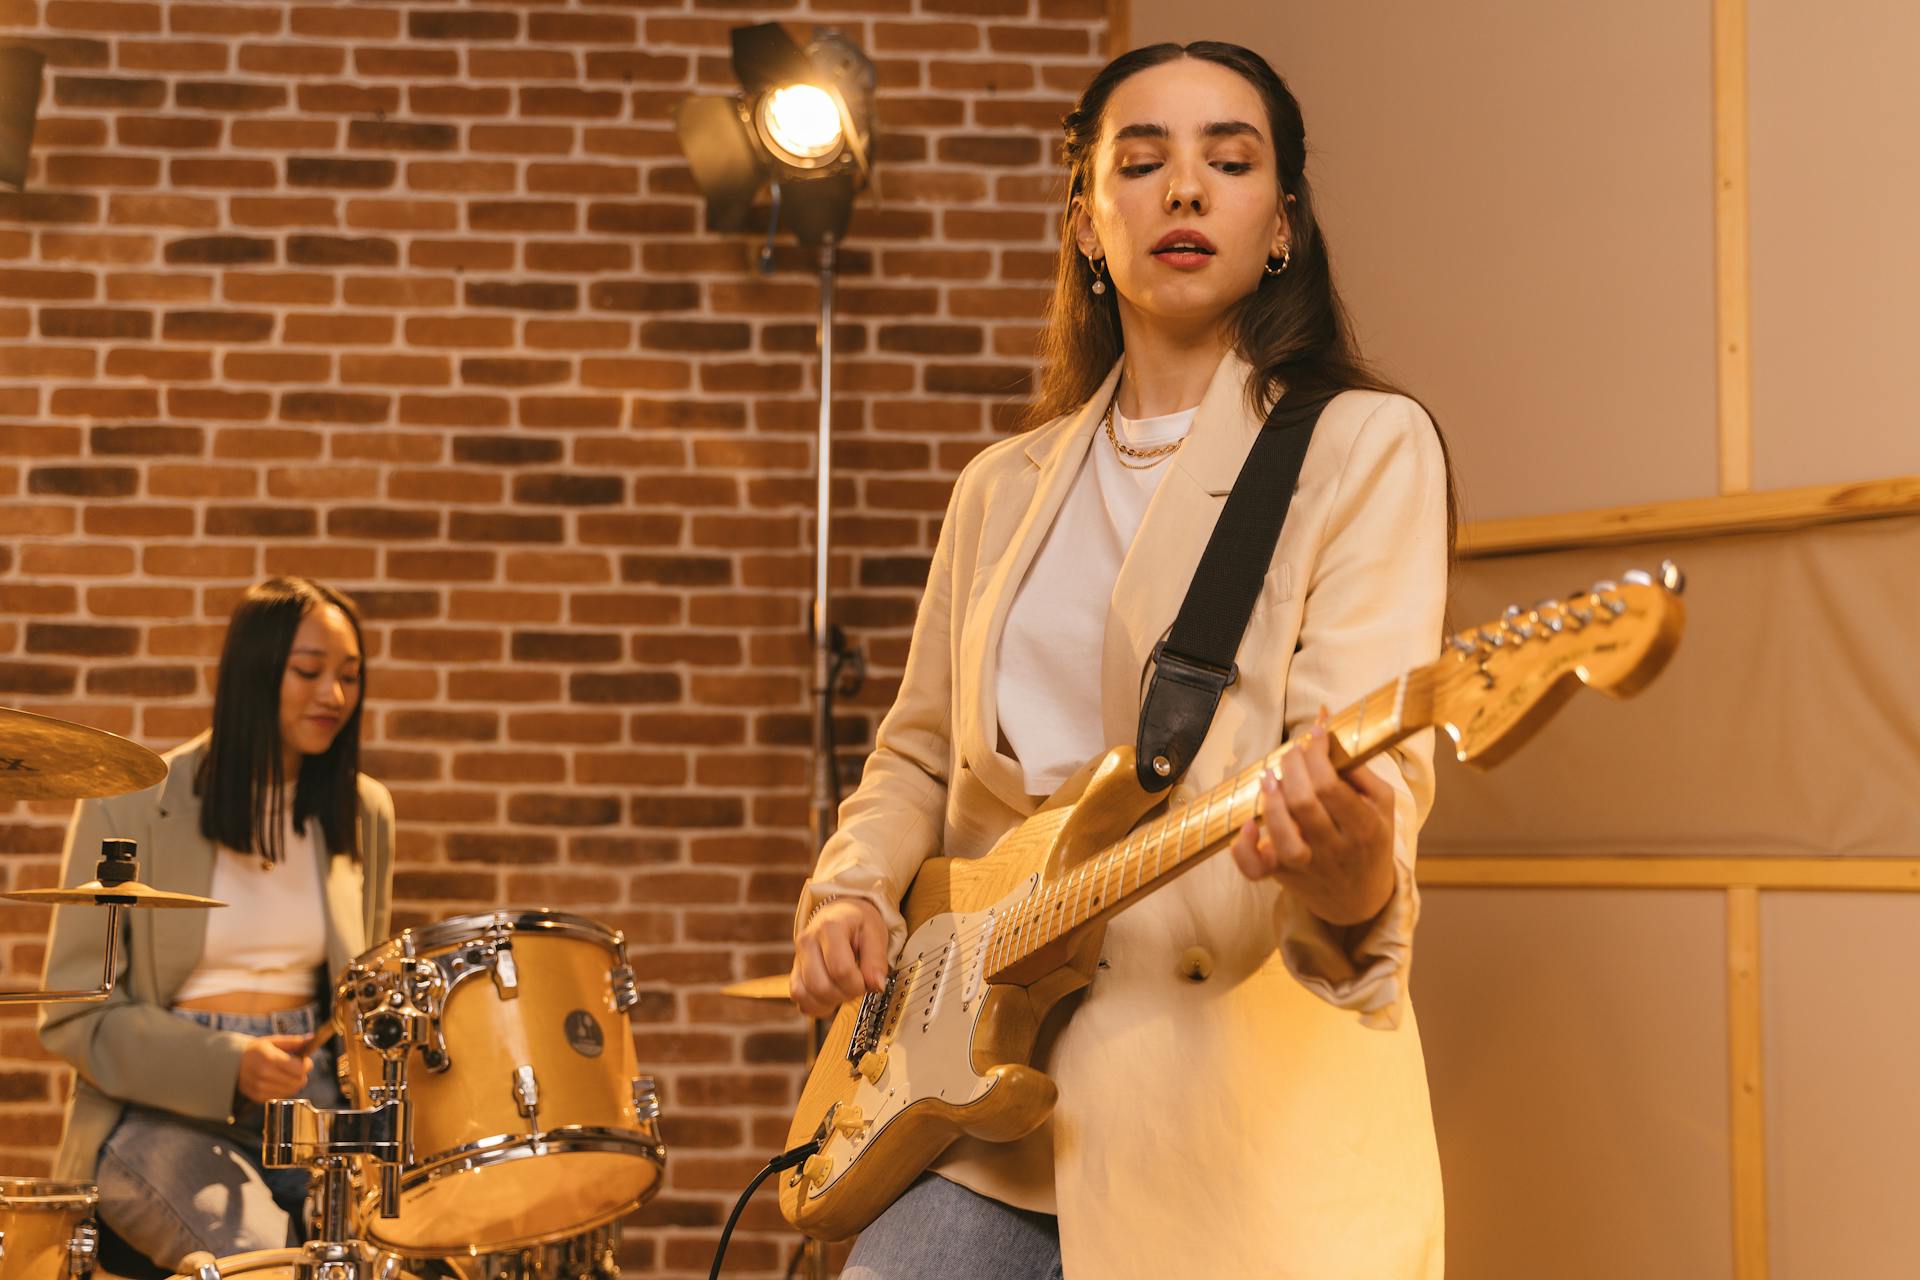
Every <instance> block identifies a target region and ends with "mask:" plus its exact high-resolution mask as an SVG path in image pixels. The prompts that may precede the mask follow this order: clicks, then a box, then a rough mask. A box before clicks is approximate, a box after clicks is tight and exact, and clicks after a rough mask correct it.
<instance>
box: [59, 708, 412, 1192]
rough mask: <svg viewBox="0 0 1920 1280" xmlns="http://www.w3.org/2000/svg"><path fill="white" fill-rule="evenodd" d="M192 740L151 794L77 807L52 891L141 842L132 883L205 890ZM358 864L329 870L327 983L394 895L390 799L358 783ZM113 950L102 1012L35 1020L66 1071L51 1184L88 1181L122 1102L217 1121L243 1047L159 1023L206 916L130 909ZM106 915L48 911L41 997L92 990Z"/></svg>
mask: <svg viewBox="0 0 1920 1280" xmlns="http://www.w3.org/2000/svg"><path fill="white" fill-rule="evenodd" d="M207 741H208V735H206V734H202V735H200V736H199V737H198V738H195V739H194V740H193V741H191V742H188V743H186V744H185V745H183V746H180V747H176V748H174V749H173V750H172V751H170V752H168V753H167V754H166V757H165V759H166V762H167V778H166V781H164V782H162V783H160V784H158V785H157V786H153V787H149V788H147V789H146V790H145V791H136V792H134V793H133V794H131V795H124V796H114V797H111V798H109V799H106V800H83V801H81V802H80V804H79V805H78V807H77V808H76V809H75V810H74V816H73V822H72V824H71V825H70V826H69V827H68V828H67V847H66V853H65V855H64V863H63V869H62V872H61V877H62V878H61V883H62V884H79V883H81V882H82V881H85V880H91V879H92V878H93V873H94V866H95V864H96V863H97V862H98V861H99V858H100V842H101V841H102V840H103V839H107V838H109V837H115V836H118V837H121V838H124V839H129V840H134V841H137V842H138V843H139V846H140V849H139V858H140V879H141V880H142V881H144V882H146V883H147V884H150V885H152V886H154V887H155V888H157V889H172V890H175V891H177V892H183V893H198V894H205V893H206V892H207V890H208V888H209V887H210V886H211V885H212V883H213V860H214V845H213V842H212V841H210V840H208V839H207V838H206V837H205V836H203V835H201V834H200V800H199V797H197V796H195V795H194V794H193V779H194V774H195V772H196V771H197V770H198V769H199V767H200V761H201V758H202V757H203V756H204V755H205V753H206V748H207ZM360 849H361V855H362V860H361V861H360V862H356V861H355V860H354V859H353V858H352V857H351V856H349V855H347V854H344V853H336V854H334V855H333V856H332V857H331V858H330V859H329V860H328V867H327V878H326V894H325V900H324V904H323V905H324V908H325V910H326V913H327V971H328V973H329V975H331V976H332V977H335V978H337V977H338V976H339V974H340V972H341V971H342V970H343V969H344V968H345V967H346V964H347V962H348V961H349V960H351V959H353V958H354V957H355V956H357V955H359V954H360V953H361V952H363V951H365V950H366V949H367V948H368V946H370V945H371V944H372V943H373V942H378V941H380V940H381V939H383V938H385V937H386V936H387V925H388V919H389V915H390V912H391V908H392V888H393V797H392V796H391V795H389V794H388V792H387V789H386V788H385V787H383V786H381V785H380V784H379V783H378V782H375V781H374V780H373V779H372V778H369V777H367V776H366V775H365V774H362V775H360ZM123 920H124V921H125V923H123V924H122V926H121V929H120V937H119V938H118V939H117V940H116V942H115V947H114V973H115V975H116V977H115V980H114V987H113V994H112V995H111V996H109V997H108V998H107V999H106V1000H105V1001H104V1002H102V1003H98V1004H50V1005H42V1006H41V1009H40V1041H41V1043H42V1044H44V1045H46V1046H47V1048H48V1049H49V1050H51V1051H52V1052H54V1053H56V1054H58V1055H59V1056H60V1057H62V1058H64V1059H66V1060H67V1061H68V1062H70V1063H72V1064H73V1066H74V1069H75V1071H76V1073H77V1074H76V1077H75V1079H74V1083H73V1098H72V1100H71V1102H70V1103H69V1104H68V1108H67V1126H66V1133H65V1136H64V1137H63V1138H62V1139H61V1143H60V1152H59V1155H58V1156H57V1157H56V1159H55V1165H54V1175H53V1176H54V1177H56V1178H62V1179H80V1180H87V1179H91V1178H92V1177H93V1170H94V1162H95V1160H96V1159H97V1158H98V1156H99V1154H100V1144H101V1143H103V1142H105V1141H106V1140H107V1135H108V1134H110V1133H112V1132H113V1127H114V1125H115V1124H117V1123H118V1122H119V1120H120V1112H121V1110H122V1108H123V1107H124V1106H125V1105H126V1104H127V1103H130V1102H136V1103H140V1104H142V1105H145V1106H149V1107H156V1108H160V1109H162V1110H166V1111H173V1112H178V1113H180V1114H182V1115H186V1116H192V1117H194V1118H196V1119H201V1120H225V1119H227V1118H228V1117H229V1116H230V1114H231V1113H232V1111H233V1104H234V1085H235V1081H236V1080H237V1079H238V1076H239V1070H240V1051H241V1049H242V1048H243V1047H244V1046H245V1044H246V1037H245V1036H242V1035H240V1034H238V1033H236V1032H230V1031H209V1030H208V1029H206V1028H205V1027H202V1026H199V1025H198V1024H196V1023H193V1022H189V1021H187V1020H186V1019H184V1018H177V1017H174V1016H173V1015H172V1014H170V1013H168V1012H167V1009H168V1007H169V1006H170V1005H171V1004H172V1003H173V994H174V992H176V991H178V990H179V989H180V984H181V983H183V982H185V981H186V979H187V976H188V975H189V974H191V973H192V972H193V970H194V966H195V965H197V964H198V963H199V960H200V950H201V947H202V946H203V945H204V944H205V942H206V936H207V913H206V912H205V911H151V910H148V911H128V912H126V913H124V916H123ZM105 948H106V912H104V911H102V910H100V909H99V908H97V907H60V908H57V909H56V910H55V911H54V913H53V938H52V941H51V942H50V943H49V945H48V950H47V969H46V985H47V986H49V987H54V988H62V989H65V988H75V987H89V986H92V985H94V984H95V983H97V982H98V981H99V980H100V957H101V955H102V954H103V953H104V951H105Z"/></svg>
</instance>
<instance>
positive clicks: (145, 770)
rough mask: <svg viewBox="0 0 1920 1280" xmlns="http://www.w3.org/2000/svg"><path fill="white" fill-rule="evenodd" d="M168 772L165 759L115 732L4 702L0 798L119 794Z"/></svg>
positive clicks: (0, 713)
mask: <svg viewBox="0 0 1920 1280" xmlns="http://www.w3.org/2000/svg"><path fill="white" fill-rule="evenodd" d="M166 776H167V763H166V761H164V760H162V759H161V758H160V757H159V756H157V755H155V754H154V753H153V752H151V751H149V750H147V749H146V748H145V747H143V746H141V745H140V744H139V743H137V742H128V741H127V740H126V739H125V738H123V737H121V736H120V735H119V734H117V733H108V732H107V731H106V730H104V729H91V728H88V727H87V726H86V725H83V724H71V723H69V722H68V721H65V720H55V719H54V718H53V717H51V716H37V715H34V714H33V713H32V712H30V711H16V710H14V709H13V708H12V707H0V802H4V801H8V800H80V799H84V798H87V797H90V796H117V795H120V794H122V793H124V792H128V791H139V790H141V789H143V788H146V787H150V786H152V785H153V784H154V783H156V782H159V781H160V780H161V779H163V778H165V777H166Z"/></svg>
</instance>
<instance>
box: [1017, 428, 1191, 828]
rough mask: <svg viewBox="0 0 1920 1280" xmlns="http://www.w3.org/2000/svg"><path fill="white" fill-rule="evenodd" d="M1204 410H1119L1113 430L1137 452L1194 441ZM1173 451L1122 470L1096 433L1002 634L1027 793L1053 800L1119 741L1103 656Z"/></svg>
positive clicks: (1107, 442) (1113, 452) (1102, 436)
mask: <svg viewBox="0 0 1920 1280" xmlns="http://www.w3.org/2000/svg"><path fill="white" fill-rule="evenodd" d="M1199 412H1200V410H1199V407H1198V406H1197V405H1196V406H1195V407H1194V408H1191V409H1183V410H1182V411H1180V412H1179V413H1170V414H1167V415H1165V416H1164V417H1159V418H1141V419H1139V420H1137V421H1135V420H1132V419H1129V418H1126V417H1123V416H1121V414H1120V411H1119V409H1118V408H1115V410H1114V414H1113V429H1114V434H1115V435H1117V436H1118V437H1119V438H1120V441H1121V443H1123V444H1126V445H1128V446H1130V447H1132V448H1135V449H1153V448H1156V447H1158V446H1160V445H1165V444H1171V443H1172V442H1174V441H1175V440H1183V439H1185V438H1186V435H1187V432H1188V431H1189V430H1191V429H1192V427H1193V419H1194V416H1195V415H1196V414H1197V413H1199ZM1174 456H1176V455H1174V454H1169V455H1167V456H1166V457H1163V458H1161V459H1160V460H1159V461H1157V462H1156V463H1154V465H1152V466H1150V467H1139V466H1138V462H1139V460H1138V459H1131V458H1130V459H1128V461H1129V462H1131V463H1134V464H1135V465H1134V466H1123V465H1121V462H1120V456H1119V454H1118V452H1117V451H1116V450H1115V449H1114V447H1113V442H1112V441H1110V440H1108V439H1107V434H1106V432H1105V431H1098V432H1097V433H1096V434H1095V435H1094V438H1093V446H1092V448H1091V449H1089V450H1088V456H1087V459H1086V460H1085V461H1084V462H1082V463H1081V466H1080V471H1079V474H1078V475H1076V476H1075V477H1074V479H1073V487H1072V488H1071V489H1069V490H1068V491H1067V498H1066V501H1065V502H1063V503H1062V504H1061V506H1060V512H1059V514H1058V515H1057V516H1055V517H1054V521H1053V528H1051V529H1049V530H1048V531H1047V540H1046V542H1045V543H1043V544H1042V545H1041V547H1040V554H1039V555H1037V556H1035V557H1034V558H1033V564H1032V565H1031V566H1029V567H1028V569H1027V576H1026V580H1025V581H1024V582H1022V583H1021V584H1020V589H1019V591H1017V592H1016V593H1015V594H1014V597H1013V607H1012V608H1010V609H1008V610H1007V623H1006V630H1004V631H1003V632H1001V635H1000V665H999V673H998V676H997V678H996V679H995V682H994V702H995V705H996V706H997V708H998V711H999V719H1000V732H1001V733H1003V734H1005V735H1006V739H1007V744H1008V745H1009V746H1011V747H1012V748H1013V751H1014V755H1015V757H1016V758H1017V759H1018V760H1019V761H1020V769H1021V772H1022V773H1023V774H1024V775H1025V777H1026V788H1027V794H1028V795H1033V796H1045V795H1051V794H1052V793H1053V792H1054V791H1055V790H1056V789H1057V788H1058V787H1059V786H1060V784H1061V783H1063V782H1065V781H1066V780H1067V779H1068V778H1071V777H1072V776H1073V775H1074V772H1075V771H1076V770H1078V769H1079V768H1080V766H1081V765H1083V764H1085V763H1086V762H1087V761H1089V760H1091V759H1093V758H1094V757H1095V756H1097V755H1099V754H1100V753H1101V752H1103V751H1105V750H1106V749H1107V748H1108V747H1110V746H1113V745H1114V744H1113V743H1110V742H1108V741H1106V734H1105V732H1104V730H1103V729H1102V728H1101V723H1100V665H1101V663H1100V654H1101V649H1102V648H1103V647H1104V644H1105V640H1106V630H1107V614H1108V613H1109V612H1110V611H1111V610H1112V608H1113V587H1114V583H1115V582H1116V581H1118V580H1119V577H1120V565H1121V562H1122V561H1124V560H1125V559H1126V557H1127V551H1128V549H1129V548H1130V547H1132V546H1133V538H1134V535H1135V534H1137V533H1139V532H1140V522H1141V520H1143V519H1144V518H1145V517H1146V514H1147V504H1148V503H1149V502H1151V501H1152V500H1153V495H1154V492H1155V491H1156V490H1158V489H1159V487H1160V481H1161V478H1162V477H1164V476H1165V475H1166V473H1167V467H1168V465H1169V464H1170V463H1171V462H1172V460H1173V458H1174Z"/></svg>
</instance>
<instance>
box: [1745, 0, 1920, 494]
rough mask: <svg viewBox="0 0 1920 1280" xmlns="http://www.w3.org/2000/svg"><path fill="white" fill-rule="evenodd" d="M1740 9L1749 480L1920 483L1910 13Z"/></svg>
mask: <svg viewBox="0 0 1920 1280" xmlns="http://www.w3.org/2000/svg"><path fill="white" fill-rule="evenodd" d="M1750 3H1751V7H1752V11H1751V17H1750V20H1749V21H1750V30H1751V35H1752V50H1753V83H1752V126H1753V127H1752V144H1751V145H1752V149H1753V357H1754V377H1753V382H1754V406H1753V433H1754V438H1753V477H1754V483H1755V485H1756V486H1758V487H1761V488H1770V487H1771V488H1778V487H1782V486H1787V485H1802V484H1822V483H1840V482H1845V481H1854V480H1867V479H1873V478H1876V477H1880V476H1889V475H1900V474H1920V423H1916V421H1915V414H1914V410H1913V404H1912V391H1911V386H1910V383H1911V379H1912V369H1913V367H1914V363H1915V355H1914V349H1915V345H1916V338H1920V319H1916V312H1915V301H1916V299H1920V238H1917V237H1916V235H1915V233H1914V226H1913V211H1914V209H1915V208H1920V148H1916V146H1915V144H1914V139H1915V138H1916V137H1920V77H1916V76H1915V74H1914V71H1915V66H1916V61H1915V60H1916V55H1917V54H1920V6H1917V5H1914V4H1913V3H1911V0H1836V2H1833V3H1822V4H1819V5H1808V4H1805V3H1803V2H1801V0H1750Z"/></svg>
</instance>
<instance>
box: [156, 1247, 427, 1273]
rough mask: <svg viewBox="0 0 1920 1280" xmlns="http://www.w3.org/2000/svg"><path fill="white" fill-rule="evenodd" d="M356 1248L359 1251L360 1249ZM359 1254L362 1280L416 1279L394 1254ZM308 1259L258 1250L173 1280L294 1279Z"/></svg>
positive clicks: (303, 1255)
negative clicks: (299, 1268)
mask: <svg viewBox="0 0 1920 1280" xmlns="http://www.w3.org/2000/svg"><path fill="white" fill-rule="evenodd" d="M355 1247H356V1249H358V1246H355ZM358 1251H359V1253H360V1257H359V1259H358V1262H357V1266H358V1270H359V1277H360V1280H413V1277H412V1276H410V1275H408V1274H407V1273H406V1272H404V1271H402V1270H401V1269H400V1259H398V1258H396V1257H394V1256H393V1255H392V1254H390V1253H376V1254H373V1255H371V1256H369V1255H368V1254H367V1252H366V1251H365V1250H364V1249H358ZM306 1256H307V1255H306V1251H305V1250H302V1249H259V1250H256V1251H255V1252H253V1253H235V1254H230V1255H228V1256H227V1257H224V1258H221V1259H220V1260H219V1261H218V1262H209V1263H207V1264H206V1265H205V1266H204V1267H201V1268H200V1269H199V1270H197V1271H195V1272H194V1273H193V1274H192V1275H191V1276H175V1277H173V1280H232V1277H235V1276H245V1277H247V1280H295V1277H296V1276H298V1274H299V1272H298V1271H296V1270H295V1268H296V1267H298V1265H299V1264H300V1263H302V1262H304V1261H305V1260H306ZM323 1265H325V1264H323Z"/></svg>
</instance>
